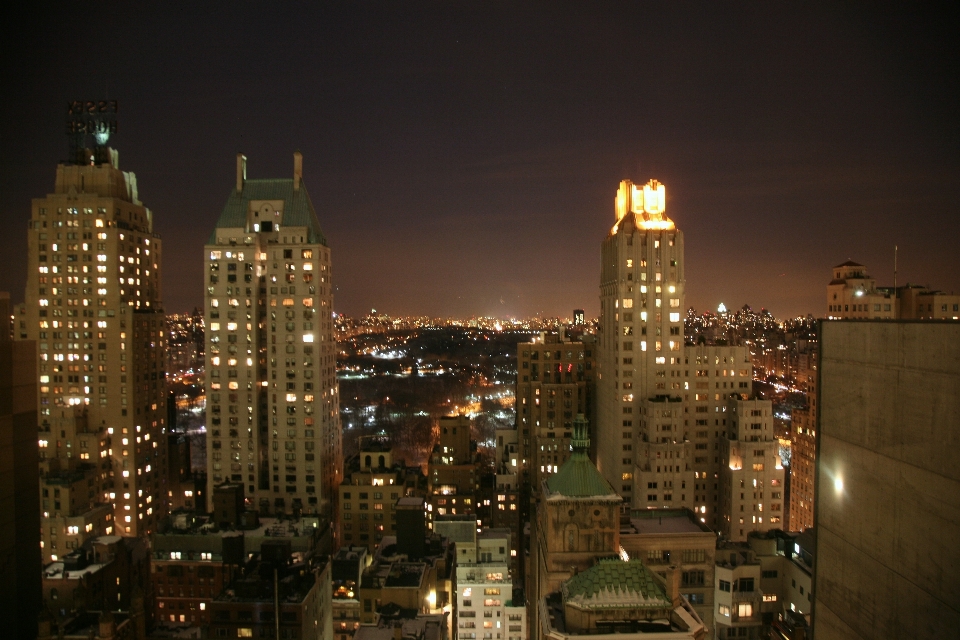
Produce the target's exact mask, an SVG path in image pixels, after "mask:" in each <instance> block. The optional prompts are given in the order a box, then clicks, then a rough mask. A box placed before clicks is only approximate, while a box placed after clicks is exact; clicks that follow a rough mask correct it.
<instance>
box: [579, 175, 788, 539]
mask: <svg viewBox="0 0 960 640" xmlns="http://www.w3.org/2000/svg"><path fill="white" fill-rule="evenodd" d="M665 210H666V189H665V187H664V185H662V184H660V183H658V182H657V181H656V180H651V181H650V182H649V183H647V184H646V185H644V186H643V187H640V186H638V185H635V184H633V183H632V182H630V181H629V180H624V181H623V182H621V183H620V188H619V190H618V191H617V197H616V200H615V213H616V220H615V224H614V225H613V227H612V228H611V230H610V233H609V234H608V235H607V238H606V239H605V240H604V242H603V245H602V249H601V262H602V265H601V276H600V327H599V328H598V331H597V341H598V343H597V351H598V368H599V371H598V375H597V400H596V403H597V430H596V433H597V441H598V442H597V466H598V468H599V469H600V471H601V472H602V473H603V475H604V477H605V478H606V479H607V480H608V481H609V482H610V483H611V484H612V485H613V486H614V488H616V489H617V491H618V492H620V493H621V495H623V496H624V498H625V501H626V502H627V503H629V504H630V505H631V507H633V508H640V509H643V508H651V507H688V508H690V509H692V510H694V511H695V512H696V513H697V514H698V515H699V516H700V518H701V519H702V520H703V522H705V523H706V524H708V525H710V526H711V527H713V528H714V529H719V528H720V524H721V523H720V519H721V516H722V517H723V518H724V519H730V520H732V518H733V517H737V518H739V516H731V514H729V513H727V514H721V513H720V511H719V508H720V505H722V504H724V503H725V501H724V500H723V499H722V496H721V495H720V490H721V486H720V485H721V482H720V475H721V474H720V470H721V467H722V466H724V465H727V466H729V465H730V464H733V462H731V461H729V460H725V459H724V455H723V452H722V451H721V449H722V447H721V446H720V444H721V440H722V439H725V438H728V437H729V438H732V439H740V438H739V437H738V436H737V434H734V433H733V429H732V428H733V424H732V420H731V418H730V416H729V415H728V411H730V412H731V413H732V408H733V407H734V406H735V405H734V403H735V402H737V401H740V400H747V399H748V397H749V395H750V393H751V381H752V376H753V369H752V366H751V364H750V354H749V351H748V350H747V348H745V347H728V346H705V345H697V346H693V345H689V346H688V345H685V343H684V331H683V310H684V309H685V304H684V286H685V279H684V256H683V233H682V232H681V231H680V230H678V229H677V228H676V225H675V224H674V222H673V221H672V220H671V219H670V218H668V217H667V215H666V213H665ZM760 404H761V405H763V406H762V407H760V408H759V410H761V411H765V412H766V415H767V416H768V417H769V415H770V413H772V409H771V407H770V403H769V402H761V403H760ZM755 410H756V409H755ZM750 437H752V436H750ZM728 450H729V448H728ZM777 460H779V459H777ZM768 463H769V461H768ZM750 464H751V466H750V469H751V470H752V469H753V467H752V463H750ZM776 466H777V467H779V466H780V465H779V461H777V462H776ZM780 473H781V476H782V469H781V470H780ZM749 480H751V481H752V478H750V479H749ZM779 482H782V478H781V479H780V481H779ZM737 494H738V496H739V491H737ZM758 495H763V493H762V491H758ZM765 495H766V496H767V498H766V499H759V498H758V500H757V501H755V502H754V504H753V505H752V507H753V510H754V511H757V510H758V509H761V510H764V509H765V510H764V511H763V513H764V515H763V516H762V525H761V526H759V527H758V526H748V527H746V528H745V529H744V531H749V530H757V529H765V528H769V526H768V525H771V524H772V525H773V526H777V525H779V524H780V522H781V516H780V515H774V516H772V517H771V516H770V515H767V514H769V513H771V511H773V512H774V513H778V514H779V512H780V509H781V508H782V507H781V503H782V501H781V502H778V503H777V504H776V507H774V506H773V504H768V503H769V502H770V500H769V496H770V495H771V493H770V492H769V491H768V492H767V493H766V494H765ZM726 503H730V501H729V500H727V501H726ZM774 509H775V510H774ZM758 513H759V512H758ZM752 515H753V514H752V513H751V514H749V516H751V517H752ZM751 517H748V518H747V521H748V522H749V521H750V519H751ZM758 517H759V516H758ZM738 524H739V523H738ZM753 524H754V525H756V524H757V523H756V520H754V523H753ZM736 530H737V532H738V535H739V527H737V528H736ZM743 535H745V534H743Z"/></svg>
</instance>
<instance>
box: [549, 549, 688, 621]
mask: <svg viewBox="0 0 960 640" xmlns="http://www.w3.org/2000/svg"><path fill="white" fill-rule="evenodd" d="M562 593H563V601H564V603H570V604H575V605H577V606H580V607H582V608H587V609H593V608H608V607H630V608H641V609H664V608H670V609H672V608H673V604H672V602H671V600H670V598H669V596H667V592H666V590H665V589H664V587H663V585H662V584H661V583H660V581H658V580H657V578H656V577H655V576H654V575H653V573H652V572H651V571H650V570H649V569H648V568H646V567H645V566H643V563H642V562H640V561H639V560H629V561H627V562H624V561H623V560H620V559H619V558H604V559H602V560H600V561H599V562H598V563H597V564H595V565H594V566H592V567H590V568H589V569H587V570H586V571H581V572H580V573H578V574H577V575H575V576H573V577H572V578H570V579H569V580H567V581H566V582H565V583H563V586H562Z"/></svg>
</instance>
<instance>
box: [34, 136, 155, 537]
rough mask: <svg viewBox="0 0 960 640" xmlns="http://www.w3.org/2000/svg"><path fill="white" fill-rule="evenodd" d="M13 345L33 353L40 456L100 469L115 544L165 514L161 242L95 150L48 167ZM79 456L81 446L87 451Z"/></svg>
mask: <svg viewBox="0 0 960 640" xmlns="http://www.w3.org/2000/svg"><path fill="white" fill-rule="evenodd" d="M27 240H28V267H27V288H26V296H25V299H26V302H25V304H24V305H23V306H22V307H21V309H20V313H19V314H18V315H19V319H20V323H21V326H20V337H21V338H26V339H29V340H35V341H37V343H38V351H39V371H38V375H39V378H38V382H39V391H40V393H39V404H38V413H39V416H38V420H39V431H40V434H39V436H40V437H39V440H40V442H41V457H43V458H60V457H64V458H71V457H78V458H81V459H83V460H90V461H91V463H93V464H102V465H103V466H104V469H103V476H102V478H101V480H102V482H101V487H100V491H101V492H102V494H101V495H100V496H99V499H100V500H101V501H103V502H107V503H109V504H111V505H112V507H113V510H114V521H115V523H116V531H115V533H117V534H120V535H142V534H147V533H149V532H151V531H153V530H155V529H156V527H157V525H158V523H159V522H160V521H161V520H162V519H163V517H164V516H165V515H166V513H167V511H168V508H167V486H166V469H167V462H166V438H165V437H164V436H163V434H164V432H165V430H166V427H167V425H166V420H167V407H166V403H167V389H166V372H165V360H164V345H165V340H166V338H165V331H164V326H165V320H164V315H163V310H162V306H163V305H162V298H161V295H160V281H161V278H160V269H161V257H162V243H161V239H160V236H159V235H158V234H157V233H155V232H154V229H153V212H152V211H150V209H148V208H147V207H145V206H144V205H143V203H142V202H141V201H140V199H139V195H138V191H137V179H136V176H135V175H134V174H133V173H132V172H126V171H121V170H120V168H119V154H118V153H117V151H115V150H113V149H109V148H106V147H99V148H97V149H95V150H93V151H88V152H85V153H81V154H79V155H78V157H77V158H76V159H75V162H72V163H62V164H60V165H58V166H57V175H56V181H55V185H54V191H53V193H50V194H49V195H47V196H46V197H45V198H36V199H34V200H33V205H32V212H31V219H30V223H29V231H28V233H27ZM84 445H86V446H84Z"/></svg>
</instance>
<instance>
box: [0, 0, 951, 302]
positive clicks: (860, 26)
mask: <svg viewBox="0 0 960 640" xmlns="http://www.w3.org/2000/svg"><path fill="white" fill-rule="evenodd" d="M37 4H39V3H37ZM139 4H141V3H131V2H123V3H110V2H96V3H81V2H74V3H65V4H64V5H63V6H56V5H50V6H44V7H43V8H40V9H31V10H32V11H35V12H36V13H34V14H33V15H31V16H27V17H25V18H23V19H22V20H13V18H12V15H11V16H8V18H10V19H11V20H12V22H11V23H10V24H7V27H8V29H7V33H6V35H5V41H4V44H3V48H4V49H3V56H2V62H0V65H2V82H3V85H2V86H3V87H4V88H5V89H6V91H5V92H4V93H5V95H4V97H3V99H2V104H3V115H2V118H3V119H2V125H0V133H2V138H0V142H2V154H0V158H2V160H0V162H2V171H0V206H2V210H0V214H2V215H3V218H4V225H3V231H0V251H2V253H0V255H2V256H3V259H2V261H0V266H2V269H0V290H9V291H11V293H12V296H13V298H14V300H22V299H23V287H24V282H25V279H26V264H25V263H26V221H27V219H28V218H29V212H30V200H31V198H34V197H42V196H44V195H45V194H47V193H49V192H50V191H52V190H53V182H54V176H55V170H56V164H57V162H58V161H61V160H63V159H64V158H66V156H67V142H68V141H67V136H66V135H65V133H64V129H65V124H64V123H65V120H66V105H67V102H68V101H70V100H76V99H80V100H90V99H102V98H104V97H108V98H114V99H117V100H119V103H120V114H119V121H120V122H119V125H120V132H119V133H118V135H117V136H115V138H114V139H113V141H112V142H111V146H115V147H116V148H117V149H119V151H120V166H121V168H122V169H124V170H127V171H133V172H135V173H136V175H137V179H138V183H139V189H140V197H141V199H142V200H143V202H144V203H145V204H146V205H147V206H148V207H150V208H151V209H152V210H153V212H154V215H155V220H156V230H157V231H158V232H159V233H161V234H162V236H163V242H164V252H165V258H164V264H163V287H164V290H163V291H164V294H163V297H164V303H165V308H166V309H167V311H185V310H189V309H191V308H192V307H193V306H195V305H202V299H203V298H202V296H203V289H202V287H203V282H202V273H201V266H202V254H203V244H204V242H205V240H206V238H207V237H208V235H209V233H210V231H211V229H212V227H213V225H214V223H215V222H216V220H217V217H218V215H219V213H220V211H221V209H222V207H223V204H224V202H225V201H226V198H227V195H228V193H229V192H230V190H231V189H232V188H233V184H234V176H235V156H236V153H237V152H243V153H245V154H246V155H247V157H248V177H250V178H275V177H288V176H292V171H293V160H292V154H293V152H294V151H295V150H300V151H301V152H302V153H303V155H304V180H305V183H306V186H307V189H308V190H309V192H310V195H311V198H312V200H313V203H314V206H315V207H316V209H317V212H318V215H319V217H320V224H321V226H322V228H323V230H324V232H325V233H326V236H327V239H328V242H329V245H330V246H331V248H332V257H333V265H334V284H335V285H336V291H335V309H336V310H337V311H338V312H341V313H346V314H348V315H360V314H363V313H366V312H368V311H369V310H370V309H371V308H376V309H377V310H378V311H381V312H386V313H389V314H391V315H405V314H417V315H430V316H447V315H461V316H468V315H496V316H501V317H509V316H518V317H528V316H533V315H535V314H542V315H545V316H558V315H559V316H569V315H570V313H571V310H572V309H574V308H576V307H582V308H584V309H586V310H587V312H588V314H591V315H595V314H596V313H598V310H599V302H598V299H599V271H600V266H599V257H600V243H601V241H602V240H603V238H604V237H605V235H606V233H607V232H608V230H609V228H610V226H611V225H612V224H613V223H614V212H613V211H614V210H613V200H614V196H615V194H616V190H617V185H618V183H619V181H620V180H621V179H624V178H629V179H632V180H634V181H635V182H639V183H643V182H646V181H647V180H649V179H650V178H656V179H658V180H660V181H661V182H663V183H664V184H665V185H666V187H667V214H668V215H669V216H670V217H671V218H673V220H674V221H675V222H676V223H677V226H678V227H679V228H680V229H681V230H683V232H684V234H685V238H686V261H687V267H686V281H687V304H688V305H691V306H693V307H695V308H697V309H698V310H706V309H713V308H716V306H717V304H718V303H720V302H721V301H722V302H724V303H726V305H727V306H728V307H737V306H740V305H743V304H750V305H751V306H753V307H754V308H755V309H756V308H759V307H766V308H768V309H770V310H771V311H772V312H773V313H774V314H775V315H778V316H780V317H785V316H788V315H796V314H806V313H813V314H816V315H819V314H822V313H823V312H824V310H825V304H826V300H825V286H826V283H827V282H828V281H829V279H830V268H831V267H832V266H834V265H836V264H838V263H840V262H843V261H845V260H847V259H854V260H856V261H858V262H861V263H864V264H866V265H867V266H868V267H869V269H870V272H871V273H872V275H874V276H875V277H876V278H877V279H878V281H879V282H880V283H881V284H885V285H887V284H891V283H892V280H893V255H894V249H893V248H894V245H899V247H900V250H899V268H900V273H899V280H898V282H899V283H901V284H902V283H906V282H911V283H922V284H927V285H930V286H933V287H936V288H940V289H943V290H946V291H958V290H960V246H958V245H960V242H958V241H960V216H958V214H960V64H958V61H960V56H958V44H957V41H958V38H957V36H956V34H957V33H958V31H957V26H958V21H957V19H956V18H957V15H956V13H955V11H956V10H955V9H950V10H949V11H951V12H953V13H950V12H947V11H946V10H945V9H943V8H941V7H932V6H928V5H926V4H924V5H923V6H918V7H915V6H913V4H914V3H902V4H904V5H909V6H901V3H890V5H889V6H887V7H885V8H881V9H878V8H876V5H875V4H874V3H862V2H855V3H851V2H825V3H822V4H818V3H794V4H791V5H789V6H787V5H784V4H781V3H776V4H775V5H774V4H761V3H753V4H751V5H749V7H750V9H749V10H748V9H747V8H746V7H745V6H744V5H735V4H718V3H712V2H710V3H708V2H703V3H700V2H697V3H676V2H669V3H663V4H660V3H645V2H644V3H641V2H625V3H600V2H569V3H567V2H561V3H554V2H537V3H504V4H500V3H492V2H474V3H458V2H430V3H421V2H382V3H365V2H364V3H296V4H295V5H294V6H289V5H290V3H283V4H284V5H285V8H274V7H272V5H269V4H267V3H254V2H231V3H225V4H222V5H215V4H214V3H208V2H200V3H191V4H190V5H189V6H184V7H179V8H178V7H176V6H175V5H176V4H178V3H151V5H152V8H149V9H140V8H134V5H139ZM278 4H280V3H278ZM315 5H320V6H319V7H317V6H315ZM515 5H520V6H519V8H518V6H515ZM868 5H869V6H868ZM25 6H26V5H25ZM14 23H15V24H14Z"/></svg>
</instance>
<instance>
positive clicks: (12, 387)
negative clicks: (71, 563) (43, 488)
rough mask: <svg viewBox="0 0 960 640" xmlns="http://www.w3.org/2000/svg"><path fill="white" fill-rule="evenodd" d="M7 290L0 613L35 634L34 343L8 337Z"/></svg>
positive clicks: (1, 305) (2, 331)
mask: <svg viewBox="0 0 960 640" xmlns="http://www.w3.org/2000/svg"><path fill="white" fill-rule="evenodd" d="M10 311H11V310H10V294H8V293H6V292H2V293H0V513H3V517H2V518H0V557H2V558H3V559H4V560H3V562H2V563H0V567H2V568H0V611H2V613H3V615H4V619H5V620H12V621H14V624H13V625H12V627H11V628H10V633H11V636H12V637H15V638H23V639H24V640H27V639H30V638H34V637H36V635H37V614H38V613H39V612H40V568H41V564H40V556H39V555H38V553H37V550H38V548H39V547H40V546H41V544H42V539H41V536H40V531H39V530H38V525H39V524H40V500H39V495H38V492H37V485H38V479H39V478H38V471H39V467H38V464H37V463H38V455H39V454H38V445H37V380H36V375H35V371H36V366H37V360H36V357H37V356H36V345H35V344H34V343H33V342H28V341H23V342H14V341H12V340H11V339H10V336H11V333H12V329H13V327H12V326H11V324H10V318H11V315H10Z"/></svg>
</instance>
